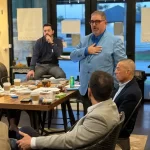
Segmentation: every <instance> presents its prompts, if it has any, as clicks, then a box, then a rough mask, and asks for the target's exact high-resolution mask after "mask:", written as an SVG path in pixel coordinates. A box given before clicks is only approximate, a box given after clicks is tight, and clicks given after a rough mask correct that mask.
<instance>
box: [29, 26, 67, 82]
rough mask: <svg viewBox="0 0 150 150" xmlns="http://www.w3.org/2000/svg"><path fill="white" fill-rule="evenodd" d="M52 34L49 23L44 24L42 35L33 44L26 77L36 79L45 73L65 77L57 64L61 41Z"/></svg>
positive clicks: (61, 48) (60, 52) (61, 47)
mask: <svg viewBox="0 0 150 150" xmlns="http://www.w3.org/2000/svg"><path fill="white" fill-rule="evenodd" d="M53 34H54V30H53V29H52V26H51V24H44V26H43V37H41V38H40V39H38V40H37V42H36V44H35V46H34V50H33V56H32V59H31V63H30V71H29V72H28V74H27V78H30V77H31V76H32V77H34V79H36V80H37V79H39V78H40V77H41V76H42V75H47V74H50V75H52V76H53V77H55V78H66V74H65V73H64V71H63V70H62V69H61V68H60V67H59V65H58V57H60V55H61V54H62V51H63V45H62V41H61V40H60V39H57V38H54V37H53Z"/></svg>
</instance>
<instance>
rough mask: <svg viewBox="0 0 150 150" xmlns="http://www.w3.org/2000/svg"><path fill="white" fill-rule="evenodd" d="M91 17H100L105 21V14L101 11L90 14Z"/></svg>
mask: <svg viewBox="0 0 150 150" xmlns="http://www.w3.org/2000/svg"><path fill="white" fill-rule="evenodd" d="M93 15H100V16H101V17H102V18H103V19H105V20H106V14H105V12H103V11H98V10H96V11H94V12H93V13H92V14H91V16H93Z"/></svg>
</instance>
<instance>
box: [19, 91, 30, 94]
mask: <svg viewBox="0 0 150 150" xmlns="http://www.w3.org/2000/svg"><path fill="white" fill-rule="evenodd" d="M17 93H19V94H30V93H31V91H30V90H19V91H17Z"/></svg>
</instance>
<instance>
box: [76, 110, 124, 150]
mask: <svg viewBox="0 0 150 150" xmlns="http://www.w3.org/2000/svg"><path fill="white" fill-rule="evenodd" d="M124 119H125V114H124V112H121V113H120V121H119V123H118V124H117V125H116V126H114V127H113V128H112V129H111V130H110V131H109V132H108V133H107V134H106V135H105V136H104V137H102V138H100V139H99V140H97V141H96V142H94V143H93V144H92V145H88V146H86V147H83V148H79V149H76V150H114V149H115V146H116V143H117V139H118V136H119V133H120V130H121V128H122V125H123V122H124Z"/></svg>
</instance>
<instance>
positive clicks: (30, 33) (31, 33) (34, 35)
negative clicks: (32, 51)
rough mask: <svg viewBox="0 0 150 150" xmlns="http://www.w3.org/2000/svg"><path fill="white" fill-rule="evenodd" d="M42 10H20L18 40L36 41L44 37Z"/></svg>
mask: <svg viewBox="0 0 150 150" xmlns="http://www.w3.org/2000/svg"><path fill="white" fill-rule="evenodd" d="M42 22H43V17H42V8H18V9H17V27H18V40H21V41H22V40H23V41H36V40H37V39H38V38H40V37H42V36H43V25H42Z"/></svg>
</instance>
